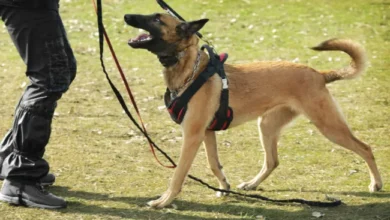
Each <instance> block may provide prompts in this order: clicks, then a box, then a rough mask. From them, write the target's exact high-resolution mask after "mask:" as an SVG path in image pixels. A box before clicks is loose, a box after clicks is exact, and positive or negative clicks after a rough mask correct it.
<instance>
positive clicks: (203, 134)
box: [149, 15, 382, 207]
mask: <svg viewBox="0 0 390 220" xmlns="http://www.w3.org/2000/svg"><path fill="white" fill-rule="evenodd" d="M161 20H162V21H164V23H165V24H166V25H165V26H163V27H161V28H162V32H163V33H164V35H163V36H162V37H163V39H164V40H166V41H168V42H178V41H179V42H180V43H179V44H178V45H179V46H178V49H177V50H178V52H180V51H185V54H184V56H183V57H182V58H181V59H180V60H179V62H178V63H177V64H176V65H174V66H172V67H168V68H165V69H164V78H165V82H166V84H167V87H168V88H169V89H171V90H175V89H178V88H180V87H181V86H182V85H183V84H184V83H185V81H186V79H188V78H189V77H191V74H192V70H193V66H194V64H195V60H196V56H197V53H198V51H199V48H198V47H199V46H198V38H197V37H196V36H195V35H193V36H192V37H190V38H186V39H180V38H179V37H178V36H177V34H176V31H175V28H176V26H177V25H178V24H179V23H180V22H179V21H178V20H177V19H175V18H173V17H172V16H169V15H162V16H161ZM314 49H316V50H338V51H344V52H346V53H347V54H349V55H350V56H351V58H352V63H351V65H350V66H348V67H346V68H344V69H341V70H332V71H316V70H314V69H313V68H310V67H308V66H305V65H301V64H295V63H291V62H284V61H281V62H258V63H249V64H240V65H229V64H225V70H226V74H227V77H228V79H229V91H230V96H229V97H230V98H229V105H230V106H231V107H232V108H233V111H234V119H233V121H232V123H231V126H230V127H234V126H237V125H240V124H242V123H245V122H247V121H250V120H254V119H257V118H258V119H259V120H258V128H259V131H260V139H261V144H262V146H263V148H264V151H265V158H264V165H263V168H262V169H261V171H260V172H259V173H258V174H257V175H256V176H255V177H254V178H253V179H252V180H250V181H248V182H244V183H241V184H240V185H239V186H238V187H239V188H241V189H245V190H250V189H255V188H256V187H257V186H258V185H259V184H260V183H261V182H262V181H264V180H265V179H266V178H267V177H268V176H269V175H270V174H271V172H272V171H273V170H274V169H275V168H276V167H277V166H278V164H279V162H278V155H277V142H278V138H279V135H280V132H281V130H282V128H283V127H284V126H285V125H287V124H288V123H289V122H290V121H291V120H293V119H294V118H295V117H296V116H298V115H299V114H303V115H305V116H306V117H308V118H309V119H310V120H311V121H312V122H313V124H314V125H315V126H316V127H317V128H318V129H319V131H320V132H321V133H322V134H323V135H324V136H325V137H327V138H328V139H329V140H330V141H332V142H334V143H336V144H338V145H340V146H343V147H345V148H347V149H349V150H351V151H353V152H355V153H357V154H358V155H360V156H361V157H362V158H363V159H364V160H365V161H366V163H367V165H368V168H369V173H370V177H371V184H370V186H369V189H370V191H378V190H380V189H381V188H382V181H381V177H380V174H379V171H378V169H377V166H376V163H375V160H374V156H373V154H372V151H371V148H370V147H369V146H368V145H367V144H365V143H363V142H361V141H360V140H358V139H357V138H356V137H355V136H354V135H353V134H352V133H351V131H350V129H349V128H348V125H347V124H346V122H345V120H344V118H343V116H342V114H341V113H340V111H339V109H338V108H337V105H336V104H335V102H334V100H333V98H332V96H331V95H330V94H329V91H328V89H327V88H326V86H325V85H326V83H329V82H332V81H335V80H341V79H349V78H354V77H356V76H358V75H359V74H361V73H362V72H363V71H364V69H365V53H364V50H363V49H362V47H361V46H360V45H358V44H357V43H354V42H352V41H350V40H340V39H333V40H329V41H326V42H324V43H322V44H320V45H319V46H317V47H316V48H314ZM207 62H208V55H207V54H206V53H205V52H201V62H200V67H199V71H198V72H197V73H196V75H198V74H199V73H200V72H201V71H202V70H203V69H204V68H205V66H206V65H207ZM221 87H222V83H221V79H220V78H219V76H218V75H217V74H215V75H214V76H213V77H212V78H211V79H210V80H209V81H208V82H207V83H206V84H205V85H203V87H202V88H201V89H200V90H199V91H198V92H197V93H196V94H195V95H194V96H193V98H192V99H191V100H190V102H189V103H188V109H187V113H186V115H185V117H184V120H183V122H182V124H181V126H182V130H183V144H182V148H181V154H180V159H179V162H178V166H177V168H176V169H175V172H174V175H173V178H172V180H171V183H170V186H169V188H168V190H167V191H166V192H165V193H164V194H163V195H162V196H161V197H160V198H159V199H157V200H154V201H150V202H149V205H150V206H152V207H164V206H167V205H168V204H170V203H171V202H172V200H173V199H174V198H175V196H176V195H177V194H178V193H179V192H180V190H181V187H182V184H183V182H184V179H185V177H186V175H187V173H188V171H189V169H190V167H191V164H192V162H193V160H194V158H195V155H196V153H197V151H198V149H199V146H200V144H201V143H202V142H204V144H205V149H206V152H207V159H208V162H209V165H210V167H211V170H212V172H213V173H214V174H215V176H216V177H217V178H218V180H219V185H220V188H221V189H228V188H229V183H228V182H227V179H226V177H225V175H224V173H223V171H222V167H221V165H220V162H219V159H218V153H217V143H216V138H215V132H214V131H210V130H207V127H208V125H209V123H210V121H211V120H212V118H213V117H214V113H215V112H216V110H217V109H218V106H219V97H220V92H221ZM183 91H184V89H182V90H181V91H179V95H180V92H183Z"/></svg>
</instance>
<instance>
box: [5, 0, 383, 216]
mask: <svg viewBox="0 0 390 220" xmlns="http://www.w3.org/2000/svg"><path fill="white" fill-rule="evenodd" d="M167 2H168V3H169V4H170V5H171V6H172V7H173V8H174V9H176V10H177V11H178V12H179V13H180V14H181V15H182V16H183V17H185V18H186V19H188V20H191V19H199V18H204V17H205V18H209V19H210V22H209V23H208V24H207V25H206V26H205V27H204V29H203V30H202V31H201V33H202V34H203V35H204V36H205V37H206V38H207V39H210V40H212V41H213V43H214V45H215V46H216V48H217V50H218V51H219V52H227V53H229V56H230V58H229V60H228V62H230V63H244V62H253V61H258V60H290V61H294V62H300V63H304V64H308V65H310V66H312V67H314V68H316V69H333V68H339V67H342V66H345V65H347V64H348V62H349V57H348V56H347V55H345V54H342V53H340V52H323V53H319V52H316V51H312V50H310V49H309V47H311V46H315V45H317V44H318V43H320V42H322V41H324V40H326V39H329V38H334V37H340V38H350V39H353V40H355V41H358V42H360V43H361V44H363V45H364V46H365V48H366V50H367V55H368V58H369V68H368V69H367V71H366V73H365V74H364V75H363V76H362V77H361V78H359V79H356V80H352V81H339V82H336V83H333V84H331V85H329V86H328V87H329V89H330V91H331V93H332V94H333V95H334V97H335V99H336V100H337V101H338V103H339V105H340V107H341V109H342V110H343V113H344V115H345V117H346V119H347V121H348V123H349V125H350V127H351V129H352V130H353V131H354V133H355V135H356V136H357V137H358V138H359V139H361V140H363V141H364V142H366V143H368V144H369V145H371V146H372V148H373V151H374V155H375V156H376V161H377V164H378V166H379V169H380V171H381V174H382V178H383V180H384V184H385V185H384V188H383V191H382V192H378V193H372V194H371V193H369V192H368V187H367V186H368V184H369V176H368V169H367V168H366V165H365V163H364V161H363V160H362V159H361V158H360V157H358V156H357V155H355V154H354V153H352V152H350V151H347V150H345V149H343V148H341V147H339V146H337V145H335V144H333V143H331V142H330V141H328V140H327V139H325V138H324V137H323V136H322V135H321V134H320V133H319V132H318V130H316V128H315V127H314V126H313V125H312V124H311V123H310V122H309V121H308V120H307V119H306V118H303V117H300V118H298V119H297V120H296V121H295V122H294V123H293V124H292V126H290V127H289V128H288V129H286V130H285V132H284V134H283V136H282V138H281V140H280V142H279V158H280V166H279V167H278V169H276V171H274V173H273V174H272V175H271V176H270V177H269V178H268V179H267V180H266V181H265V182H264V183H262V184H261V185H260V188H259V189H258V190H257V191H255V192H252V193H255V194H259V195H263V196H269V197H271V198H278V199H288V198H304V199H310V200H321V201H324V200H325V197H326V196H330V197H334V198H339V199H341V200H342V201H343V202H344V204H343V205H341V206H339V207H337V208H313V207H308V206H304V205H291V204H290V205H277V204H273V203H267V202H262V201H256V200H251V199H243V198H239V197H235V196H228V197H225V198H222V199H221V198H216V197H215V193H214V192H213V191H211V190H208V189H206V188H205V187H203V186H201V185H199V184H198V183H196V182H194V181H192V180H187V181H186V182H185V184H184V187H183V190H182V192H181V194H180V195H179V196H178V198H177V199H176V200H175V201H174V204H175V205H177V209H162V210H155V209H150V208H148V207H147V206H146V202H147V201H149V200H151V199H154V198H156V197H157V196H159V195H160V194H161V193H162V192H164V191H165V190H166V188H167V186H168V183H169V179H170V177H171V175H172V173H173V170H171V169H165V168H163V167H161V166H159V165H158V164H157V163H156V162H155V160H154V159H153V156H152V154H151V153H150V150H149V146H148V144H147V141H146V140H145V138H143V136H141V134H140V132H138V131H137V130H136V128H135V126H134V125H132V123H131V122H130V121H129V120H128V119H127V117H126V115H125V114H124V113H123V111H122V109H121V108H120V105H119V103H118V102H117V100H116V99H115V97H114V95H113V92H112V91H111V89H110V87H109V85H108V83H107V82H106V79H105V77H104V74H103V73H102V71H101V67H100V63H99V55H98V37H97V26H96V17H95V14H94V10H93V6H92V3H91V1H86V0H85V1H84V0H83V1H81V0H62V1H61V14H62V18H63V21H64V23H65V26H66V28H67V31H68V36H69V40H70V42H71V44H72V46H73V49H74V52H75V55H76V58H77V60H78V76H77V78H76V80H75V81H74V83H73V84H72V86H71V88H70V90H69V91H68V92H67V93H66V94H65V95H64V96H63V98H62V99H61V100H60V102H59V106H58V108H57V110H56V114H55V119H54V122H53V132H52V137H51V140H50V144H49V145H48V146H47V150H46V154H45V158H46V159H47V160H48V161H49V162H50V165H51V172H53V173H54V174H55V175H56V176H57V181H56V184H55V186H53V187H51V188H50V191H51V192H53V193H55V194H57V195H59V196H62V197H64V198H66V200H67V201H68V202H69V205H68V208H67V209H64V210H60V211H48V210H39V209H27V208H23V207H14V206H9V205H7V204H3V203H0V219H34V220H35V219H74V220H76V219H215V218H218V219H264V218H265V219H267V220H268V219H316V218H315V217H313V216H312V213H313V212H320V213H322V214H324V216H323V217H322V218H321V219H332V220H334V219H340V220H341V219H342V220H344V219H350V220H357V219H361V220H370V219H380V220H384V219H390V187H389V185H390V184H389V183H388V180H389V179H390V174H389V170H390V162H389V161H390V141H389V140H390V137H389V134H390V95H389V91H390V73H389V69H390V61H389V59H390V1H388V0H345V1H336V0H331V1H327V0H313V1H302V0H215V1H211V0H194V1H179V0H168V1H167ZM103 4H104V6H103V7H104V23H105V25H106V29H107V32H108V33H109V35H110V37H111V41H112V42H113V44H114V47H115V49H116V52H117V55H118V57H119V59H120V62H121V64H122V66H123V68H124V70H125V73H126V76H127V78H128V80H129V83H130V85H131V89H132V91H133V93H134V95H135V96H136V100H137V102H138V105H139V107H140V109H141V114H142V117H143V119H144V121H145V123H146V126H147V128H148V131H149V133H150V136H151V137H152V138H153V140H154V141H155V142H156V143H157V144H158V145H159V146H160V147H161V148H162V149H163V150H165V151H166V152H167V153H168V154H169V155H171V157H172V158H174V159H175V160H177V159H178V156H179V152H180V144H181V138H180V137H181V131H180V127H179V126H177V125H176V124H175V123H174V122H172V121H171V119H170V117H169V115H168V113H167V112H166V111H165V110H164V109H161V108H159V107H161V106H163V105H164V104H163V99H162V96H163V93H164V91H165V86H164V82H163V78H162V74H161V72H162V66H161V65H160V64H159V62H158V60H157V59H156V57H155V56H154V55H152V54H150V53H148V52H146V51H141V50H133V49H131V48H130V47H129V46H128V45H127V40H128V39H129V38H130V37H134V36H135V35H137V34H138V30H135V29H132V28H130V27H127V26H126V25H125V24H124V22H123V15H124V14H125V13H144V14H145V13H147V14H149V13H154V12H162V10H161V9H160V8H159V6H158V5H157V4H156V3H155V1H152V0H150V1H149V0H147V1H145V0H144V1H141V0H127V1H126V0H104V1H103ZM0 46H1V50H2V52H1V53H0V66H1V69H0V91H1V92H0V117H1V124H0V136H2V135H4V134H5V132H6V131H7V130H8V129H9V127H10V126H11V123H12V118H13V112H14V107H15V105H16V103H17V101H18V98H19V97H20V95H21V93H22V91H23V90H24V88H25V86H26V83H28V80H27V78H26V77H25V74H24V71H25V66H24V64H23V63H22V61H21V59H20V58H19V56H18V54H17V52H16V50H15V48H14V47H13V45H12V42H11V40H10V39H9V36H8V34H7V33H6V29H5V28H1V29H0ZM105 55H106V58H105V61H106V64H107V68H108V71H109V73H110V75H111V76H112V78H113V81H114V82H115V83H116V85H117V86H118V88H119V89H120V90H121V91H123V94H124V96H125V98H126V100H128V98H127V95H125V93H124V91H125V90H124V87H123V83H122V81H121V80H120V77H119V74H118V73H117V71H116V68H115V66H114V63H113V60H112V58H111V57H110V56H109V54H108V50H107V49H106V53H105ZM128 103H130V102H128ZM129 106H130V105H129ZM132 112H134V111H132ZM218 143H219V152H220V158H221V161H222V165H223V166H224V170H225V173H226V175H227V177H228V178H229V181H230V183H231V184H232V186H233V187H234V188H235V186H237V185H238V184H239V183H241V182H242V181H247V180H249V179H250V178H252V177H253V176H254V175H255V174H257V172H258V171H259V170H260V168H261V166H262V163H263V151H262V149H261V147H260V143H259V140H258V132H257V128H256V122H250V123H248V124H246V125H243V126H240V127H237V128H233V129H231V130H228V131H225V132H220V133H219V135H218ZM159 156H160V158H161V160H163V161H164V163H165V164H168V162H167V161H165V160H164V159H163V157H162V156H161V155H159ZM190 173H191V174H192V175H194V176H197V177H200V178H202V179H203V180H205V181H207V182H208V183H210V184H212V185H215V186H217V180H216V178H215V177H214V176H213V175H212V172H211V171H210V170H209V168H208V167H207V161H206V158H205V153H204V150H203V149H201V150H200V151H199V152H198V155H197V158H196V160H195V163H194V164H193V166H192V169H191V171H190Z"/></svg>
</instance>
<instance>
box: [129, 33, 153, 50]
mask: <svg viewBox="0 0 390 220" xmlns="http://www.w3.org/2000/svg"><path fill="white" fill-rule="evenodd" d="M151 40H153V36H152V35H150V34H147V33H142V34H140V35H139V36H138V37H135V38H131V39H130V40H129V42H128V44H129V45H130V46H131V47H136V46H139V45H141V44H144V43H147V42H150V41H151Z"/></svg>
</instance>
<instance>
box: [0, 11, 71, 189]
mask: <svg viewBox="0 0 390 220" xmlns="http://www.w3.org/2000/svg"><path fill="white" fill-rule="evenodd" d="M0 16H1V18H2V20H3V21H4V23H5V25H6V27H7V30H8V33H9V35H10V36H11V38H12V41H13V42H14V45H15V47H16V49H17V50H18V52H19V54H20V56H21V58H22V59H23V61H24V63H25V64H26V66H27V71H26V75H27V77H28V78H29V80H30V83H29V85H28V86H27V88H26V90H25V91H24V93H23V95H22V97H21V98H20V101H19V103H18V105H17V107H16V110H15V116H14V122H13V126H12V128H11V129H10V130H9V131H8V133H7V134H6V135H5V137H4V139H3V140H2V142H1V143H0V166H1V175H2V176H5V177H6V178H7V179H10V180H15V181H35V182H37V181H38V180H39V179H40V178H41V177H43V176H45V175H46V174H47V173H48V172H49V165H48V163H47V161H45V160H44V159H43V158H42V157H43V154H44V152H45V146H46V145H47V143H48V142H49V138H50V133H51V122H52V118H53V114H54V110H55V108H56V106H57V100H59V99H60V98H61V96H62V94H63V93H64V92H66V91H67V90H68V88H69V85H70V84H71V82H72V81H73V79H74V77H75V75H76V60H75V58H74V55H73V52H72V49H71V47H70V45H69V42H68V40H67V36H66V32H65V29H64V26H63V23H62V21H61V17H60V15H59V12H58V10H56V9H26V8H25V9H23V8H14V7H6V6H0Z"/></svg>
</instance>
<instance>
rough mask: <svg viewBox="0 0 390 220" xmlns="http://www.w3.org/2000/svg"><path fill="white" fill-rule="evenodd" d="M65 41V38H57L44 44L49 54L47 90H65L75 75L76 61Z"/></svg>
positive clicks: (62, 91) (60, 91) (61, 91)
mask: <svg viewBox="0 0 390 220" xmlns="http://www.w3.org/2000/svg"><path fill="white" fill-rule="evenodd" d="M65 41H66V39H65V38H59V39H55V40H53V41H50V42H48V43H47V44H46V50H47V52H48V54H49V62H48V65H49V66H48V72H49V82H48V88H47V89H48V91H49V92H55V93H56V92H59V93H64V92H66V91H67V90H68V89H69V86H70V84H71V83H72V81H73V80H74V78H75V76H76V72H77V62H76V59H75V58H74V56H73V52H72V50H71V49H70V48H67V47H66V45H67V44H66V43H65Z"/></svg>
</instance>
